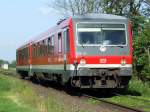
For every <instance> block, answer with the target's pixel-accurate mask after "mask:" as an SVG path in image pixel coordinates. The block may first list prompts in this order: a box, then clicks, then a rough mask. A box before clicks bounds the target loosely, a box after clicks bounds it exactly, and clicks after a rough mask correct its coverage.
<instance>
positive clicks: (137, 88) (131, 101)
mask: <svg viewBox="0 0 150 112" xmlns="http://www.w3.org/2000/svg"><path fill="white" fill-rule="evenodd" d="M126 95H130V96H132V97H134V98H131V97H127V96H126ZM140 99H141V100H140ZM142 99H144V100H148V101H144V100H142ZM108 100H109V101H112V102H115V103H119V104H123V105H126V106H130V107H135V108H138V109H142V110H144V111H146V112H150V86H149V85H148V84H147V83H145V84H144V83H142V82H141V81H140V80H137V79H136V78H132V80H131V81H130V83H129V88H128V90H127V91H125V92H124V93H123V96H113V97H111V98H108Z"/></svg>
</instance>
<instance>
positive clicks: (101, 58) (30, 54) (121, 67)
mask: <svg viewBox="0 0 150 112" xmlns="http://www.w3.org/2000/svg"><path fill="white" fill-rule="evenodd" d="M17 71H18V73H20V74H22V76H23V77H25V76H30V77H38V78H39V79H45V80H56V81H59V82H61V83H62V84H66V83H68V82H70V84H71V85H72V86H75V87H80V88H124V87H126V86H127V85H128V82H129V80H130V78H131V75H132V33H131V25H130V22H129V20H128V19H127V18H125V17H121V16H116V15H109V14H86V15H82V16H74V17H70V18H69V19H66V20H63V21H61V22H59V23H58V24H57V26H55V27H53V28H51V29H49V30H48V31H46V32H44V33H42V34H40V35H39V36H38V37H36V38H35V39H32V40H31V41H30V42H28V43H27V44H25V45H23V46H21V47H20V48H18V49H17Z"/></svg>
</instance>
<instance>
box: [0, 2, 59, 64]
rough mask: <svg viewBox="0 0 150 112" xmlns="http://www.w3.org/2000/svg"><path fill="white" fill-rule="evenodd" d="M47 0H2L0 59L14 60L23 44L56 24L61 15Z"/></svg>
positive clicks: (0, 7)
mask: <svg viewBox="0 0 150 112" xmlns="http://www.w3.org/2000/svg"><path fill="white" fill-rule="evenodd" d="M47 1H48V0H1V2H0V59H4V60H8V61H12V60H14V59H15V58H16V49H17V48H18V47H19V46H20V45H21V44H23V43H25V42H26V41H28V40H30V39H31V38H33V37H34V36H37V35H38V34H40V33H42V32H43V31H45V30H47V29H48V28H50V27H52V26H54V25H56V23H57V21H58V20H59V19H60V18H61V15H60V14H58V13H56V12H55V11H54V10H53V9H51V8H49V7H48V6H47ZM49 1H50V0H49Z"/></svg>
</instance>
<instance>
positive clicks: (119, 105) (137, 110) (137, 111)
mask: <svg viewBox="0 0 150 112" xmlns="http://www.w3.org/2000/svg"><path fill="white" fill-rule="evenodd" d="M82 96H83V97H87V98H92V99H95V100H98V101H101V102H104V103H107V104H110V105H114V106H118V107H121V108H123V109H127V110H130V111H134V112H144V111H143V110H139V109H136V108H133V107H128V106H125V105H121V104H118V103H114V102H111V101H108V100H105V99H104V98H97V97H94V96H90V95H87V94H82Z"/></svg>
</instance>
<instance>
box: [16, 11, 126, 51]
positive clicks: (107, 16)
mask: <svg viewBox="0 0 150 112" xmlns="http://www.w3.org/2000/svg"><path fill="white" fill-rule="evenodd" d="M71 19H108V20H113V19H118V20H127V18H126V17H123V16H118V15H113V14H102V13H100V14H97V13H88V14H83V15H75V16H72V17H70V18H68V19H64V20H63V21H59V24H57V25H56V26H54V27H52V28H50V29H48V30H47V31H45V32H43V33H41V34H40V35H38V36H37V37H35V38H33V39H31V40H30V41H28V42H26V43H25V44H23V45H22V46H21V47H19V48H18V49H17V50H19V49H22V48H25V47H27V46H29V44H30V43H34V42H37V41H40V40H42V39H43V38H46V36H47V35H49V34H50V33H51V32H54V31H56V30H57V29H59V28H61V27H64V26H65V25H67V24H69V21H70V20H71Z"/></svg>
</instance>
